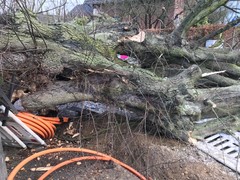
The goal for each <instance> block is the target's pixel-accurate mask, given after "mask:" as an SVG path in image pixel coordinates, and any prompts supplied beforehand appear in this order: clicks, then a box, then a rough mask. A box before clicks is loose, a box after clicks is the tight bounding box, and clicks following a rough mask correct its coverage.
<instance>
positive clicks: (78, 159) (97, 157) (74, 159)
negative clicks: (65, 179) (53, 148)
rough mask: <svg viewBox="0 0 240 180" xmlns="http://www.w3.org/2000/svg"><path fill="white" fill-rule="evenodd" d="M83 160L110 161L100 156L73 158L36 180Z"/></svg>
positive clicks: (42, 179)
mask: <svg viewBox="0 0 240 180" xmlns="http://www.w3.org/2000/svg"><path fill="white" fill-rule="evenodd" d="M83 160H101V161H110V160H111V159H110V158H107V157H102V156H83V157H78V158H73V159H69V160H67V161H64V162H61V163H59V164H57V165H56V166H54V167H52V168H51V169H49V170H48V171H47V172H45V173H44V174H43V175H42V176H41V177H40V178H38V180H44V179H45V178H46V177H47V176H49V175H50V174H51V173H53V172H54V171H56V170H57V169H59V168H61V167H63V166H66V165H68V164H71V163H74V162H77V161H83Z"/></svg>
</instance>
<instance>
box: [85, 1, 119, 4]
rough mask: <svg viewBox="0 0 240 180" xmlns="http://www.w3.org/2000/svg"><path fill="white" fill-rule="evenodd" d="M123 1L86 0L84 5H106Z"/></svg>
mask: <svg viewBox="0 0 240 180" xmlns="http://www.w3.org/2000/svg"><path fill="white" fill-rule="evenodd" d="M121 1H123V0H85V1H84V4H104V3H110V2H121Z"/></svg>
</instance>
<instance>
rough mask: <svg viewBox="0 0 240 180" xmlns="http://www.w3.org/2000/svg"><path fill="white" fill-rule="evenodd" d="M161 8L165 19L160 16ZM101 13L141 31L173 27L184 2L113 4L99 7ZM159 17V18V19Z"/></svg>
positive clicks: (176, 0) (163, 0)
mask: <svg viewBox="0 0 240 180" xmlns="http://www.w3.org/2000/svg"><path fill="white" fill-rule="evenodd" d="M163 8H165V10H166V14H165V17H163V16H161V15H162V13H163ZM101 9H102V11H103V12H106V13H107V14H109V15H110V16H112V17H117V18H119V19H121V20H122V21H129V22H130V23H136V22H137V24H138V25H139V27H140V28H142V29H149V28H162V27H164V28H166V27H173V25H174V23H173V21H174V18H175V16H176V14H178V13H181V12H182V11H183V9H184V0H161V1H158V0H156V1H155V2H154V1H153V2H152V4H144V5H143V4H141V3H139V1H135V2H134V1H128V2H117V1H116V2H113V3H106V4H102V5H101ZM159 17H161V18H159Z"/></svg>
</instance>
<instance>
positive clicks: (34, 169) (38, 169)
mask: <svg viewBox="0 0 240 180" xmlns="http://www.w3.org/2000/svg"><path fill="white" fill-rule="evenodd" d="M52 167H53V166H48V167H37V168H31V169H30V170H31V171H48V170H49V169H51V168H52Z"/></svg>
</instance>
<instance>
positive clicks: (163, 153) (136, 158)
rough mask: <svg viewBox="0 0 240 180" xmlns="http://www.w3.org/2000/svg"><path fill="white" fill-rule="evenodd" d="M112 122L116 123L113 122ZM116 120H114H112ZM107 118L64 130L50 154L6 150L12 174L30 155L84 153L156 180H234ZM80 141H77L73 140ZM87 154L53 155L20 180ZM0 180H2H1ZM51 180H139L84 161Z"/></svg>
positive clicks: (191, 154) (202, 159)
mask: <svg viewBox="0 0 240 180" xmlns="http://www.w3.org/2000/svg"><path fill="white" fill-rule="evenodd" d="M109 119H111V120H109ZM113 119H114V118H113ZM130 124H131V123H129V122H126V121H122V122H121V121H119V120H118V121H116V120H112V118H111V117H109V116H105V117H100V118H90V117H88V118H84V120H75V121H74V122H73V126H72V128H69V124H64V125H60V126H59V127H58V128H57V132H56V136H55V137H54V138H53V139H50V140H46V143H47V144H48V145H47V147H45V148H33V149H27V150H23V149H17V148H12V147H4V152H5V155H6V157H7V159H8V161H7V168H8V172H11V170H12V169H13V168H14V167H15V166H16V165H17V164H18V163H19V162H20V161H21V160H23V159H25V158H27V157H28V156H29V155H31V154H33V153H35V152H38V151H41V150H43V149H46V148H47V149H49V148H55V147H83V148H89V149H93V150H97V151H100V152H103V153H106V154H109V155H111V156H113V157H115V158H117V159H119V160H121V161H122V162H124V163H126V164H128V165H130V166H131V167H133V168H134V169H136V170H138V171H139V172H140V173H141V174H143V175H144V176H145V177H148V178H152V179H153V180H155V179H156V180H175V179H176V180H186V179H189V180H216V179H218V180H231V179H238V177H237V175H236V173H234V172H232V171H230V170H229V169H228V168H227V167H225V166H223V165H222V164H220V163H218V162H216V161H215V160H213V159H212V158H210V157H209V156H207V155H205V154H204V153H202V152H201V151H199V150H197V149H196V148H195V147H193V146H191V145H188V144H186V143H184V142H179V141H176V140H171V139H168V138H166V137H162V136H156V135H149V134H147V133H144V131H143V130H142V129H143V128H142V127H140V126H132V125H130ZM76 133H80V134H79V136H76V137H73V135H74V134H75V135H77V134H76ZM81 155H82V153H72V152H71V153H70V152H65V153H54V154H50V155H46V156H43V157H41V158H38V159H36V160H34V161H32V162H30V163H29V164H27V165H26V166H24V168H22V170H21V171H20V172H19V173H18V174H17V176H16V179H17V180H26V179H28V180H35V179H38V177H40V175H41V174H43V172H36V171H31V168H34V167H47V166H53V165H54V164H58V163H59V162H62V161H64V160H67V159H70V158H74V157H79V156H81ZM0 179H1V178H0ZM47 179H54V180H55V179H76V180H85V179H86V180H87V179H91V180H105V179H111V180H112V179H120V180H121V179H122V180H125V179H131V180H134V179H138V178H136V176H134V175H133V174H131V173H130V172H129V171H127V170H125V169H124V168H122V167H121V166H119V165H116V164H114V163H111V162H102V161H83V162H81V163H72V164H70V165H68V166H65V167H63V168H61V169H59V170H57V171H56V172H54V173H53V174H51V176H49V177H48V178H47Z"/></svg>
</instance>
